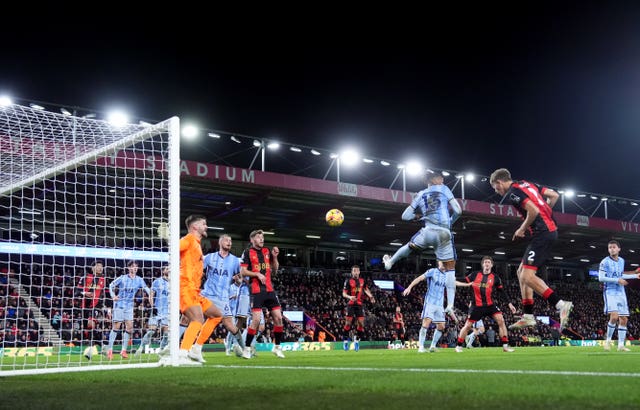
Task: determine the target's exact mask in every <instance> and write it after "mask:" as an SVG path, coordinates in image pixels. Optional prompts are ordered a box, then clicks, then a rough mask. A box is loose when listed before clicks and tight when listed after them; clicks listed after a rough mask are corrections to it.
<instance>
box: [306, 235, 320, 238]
mask: <svg viewBox="0 0 640 410" xmlns="http://www.w3.org/2000/svg"><path fill="white" fill-rule="evenodd" d="M305 237H306V238H309V239H320V236H318V235H305Z"/></svg>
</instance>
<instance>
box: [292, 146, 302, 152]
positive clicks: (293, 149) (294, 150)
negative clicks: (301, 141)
mask: <svg viewBox="0 0 640 410" xmlns="http://www.w3.org/2000/svg"><path fill="white" fill-rule="evenodd" d="M289 150H290V151H293V152H302V150H301V149H300V148H298V147H289Z"/></svg>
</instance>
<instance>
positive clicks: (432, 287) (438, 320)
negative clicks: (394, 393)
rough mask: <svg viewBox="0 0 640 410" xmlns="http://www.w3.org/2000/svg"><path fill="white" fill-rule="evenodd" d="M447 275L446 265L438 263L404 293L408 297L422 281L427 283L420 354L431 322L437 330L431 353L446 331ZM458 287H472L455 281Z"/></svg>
mask: <svg viewBox="0 0 640 410" xmlns="http://www.w3.org/2000/svg"><path fill="white" fill-rule="evenodd" d="M447 280H448V278H447V274H446V273H445V272H444V265H443V263H442V262H438V268H431V269H429V270H428V271H426V272H425V273H423V274H422V275H420V276H418V277H416V278H415V279H414V280H413V282H411V284H410V285H409V286H407V288H406V289H405V290H404V291H403V292H402V295H403V296H408V295H409V293H411V289H413V287H414V286H416V285H417V284H418V283H420V282H422V281H427V293H425V295H424V306H423V307H422V327H421V328H420V334H419V336H418V353H424V352H426V351H427V350H426V349H425V348H424V342H425V340H426V338H427V330H429V326H430V325H431V322H433V323H435V324H436V330H435V331H434V332H433V338H432V339H431V347H429V351H430V352H435V350H436V346H437V345H438V341H439V340H440V337H441V336H442V331H443V330H444V322H445V318H444V309H443V306H444V289H445V286H446V282H447ZM454 285H457V286H463V287H467V286H471V284H470V283H462V282H457V281H454Z"/></svg>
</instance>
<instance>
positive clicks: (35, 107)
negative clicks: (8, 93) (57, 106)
mask: <svg viewBox="0 0 640 410" xmlns="http://www.w3.org/2000/svg"><path fill="white" fill-rule="evenodd" d="M29 107H31V108H33V109H34V110H40V111H44V107H43V106H42V105H38V104H35V103H29Z"/></svg>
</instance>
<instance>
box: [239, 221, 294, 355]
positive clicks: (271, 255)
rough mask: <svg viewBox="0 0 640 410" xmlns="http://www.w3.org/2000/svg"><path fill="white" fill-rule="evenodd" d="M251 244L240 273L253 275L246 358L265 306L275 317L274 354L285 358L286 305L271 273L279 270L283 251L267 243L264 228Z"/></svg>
mask: <svg viewBox="0 0 640 410" xmlns="http://www.w3.org/2000/svg"><path fill="white" fill-rule="evenodd" d="M249 239H250V240H251V246H250V247H249V248H248V249H246V250H245V251H244V252H243V253H242V257H241V258H240V259H241V263H240V269H241V271H240V273H241V275H242V276H248V277H250V278H251V282H250V285H249V288H250V289H251V324H250V325H249V327H248V328H247V339H246V341H245V346H246V347H245V349H244V351H243V354H242V357H244V358H245V359H250V358H251V348H250V347H249V346H251V342H252V341H253V338H254V337H255V335H256V333H257V332H258V327H259V326H260V316H261V314H262V308H267V309H269V310H270V311H271V317H272V318H273V335H274V337H275V346H274V347H273V350H272V352H273V354H275V355H276V356H278V357H280V358H284V354H282V347H281V346H280V343H281V342H282V333H283V331H284V327H283V325H282V308H281V307H280V301H279V300H278V296H277V295H276V292H275V291H274V289H273V283H272V282H271V275H272V273H273V272H277V271H278V267H279V266H280V264H279V263H278V254H279V253H280V250H279V249H278V247H277V246H274V247H273V248H272V249H271V250H269V248H267V247H265V246H264V233H263V232H262V231H261V230H255V231H252V232H251V234H249Z"/></svg>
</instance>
